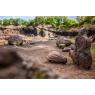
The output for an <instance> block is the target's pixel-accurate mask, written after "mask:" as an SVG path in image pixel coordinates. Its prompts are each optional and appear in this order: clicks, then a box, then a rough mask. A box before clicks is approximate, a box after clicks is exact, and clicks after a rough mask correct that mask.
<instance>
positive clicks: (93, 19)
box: [0, 16, 95, 29]
mask: <svg viewBox="0 0 95 95" xmlns="http://www.w3.org/2000/svg"><path fill="white" fill-rule="evenodd" d="M76 20H77V22H76V21H74V20H70V19H68V17H67V16H36V17H35V18H34V19H33V20H29V21H26V20H23V19H20V18H15V19H13V18H10V19H3V20H0V25H22V26H24V27H28V26H31V25H38V24H51V25H52V26H53V27H55V28H57V27H58V28H60V27H66V28H67V29H70V28H71V27H72V26H75V27H77V26H79V29H80V28H82V27H83V26H82V24H84V22H87V24H95V16H77V18H76Z"/></svg>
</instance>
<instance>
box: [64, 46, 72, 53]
mask: <svg viewBox="0 0 95 95" xmlns="http://www.w3.org/2000/svg"><path fill="white" fill-rule="evenodd" d="M70 50H71V48H68V47H65V48H64V49H62V51H63V52H68V51H70Z"/></svg>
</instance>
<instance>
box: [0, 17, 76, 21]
mask: <svg viewBox="0 0 95 95" xmlns="http://www.w3.org/2000/svg"><path fill="white" fill-rule="evenodd" d="M5 18H6V19H10V18H14V19H15V18H20V19H24V20H26V21H28V20H29V19H30V20H31V19H34V18H35V16H0V19H1V20H3V19H5ZM68 18H69V19H71V20H76V16H68Z"/></svg>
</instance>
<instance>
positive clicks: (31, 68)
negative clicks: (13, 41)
mask: <svg viewBox="0 0 95 95" xmlns="http://www.w3.org/2000/svg"><path fill="white" fill-rule="evenodd" d="M60 78H61V79H64V78H66V77H65V76H63V75H61V74H60V73H59V72H57V71H55V70H53V69H51V68H48V67H45V66H44V65H42V63H41V62H40V61H39V60H38V59H37V58H35V57H33V56H28V55H26V54H23V53H20V52H16V51H14V50H10V49H1V50H0V79H60Z"/></svg>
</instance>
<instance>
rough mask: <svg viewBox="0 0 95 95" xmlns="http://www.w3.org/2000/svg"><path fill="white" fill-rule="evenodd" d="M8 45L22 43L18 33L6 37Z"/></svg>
mask: <svg viewBox="0 0 95 95" xmlns="http://www.w3.org/2000/svg"><path fill="white" fill-rule="evenodd" d="M8 44H9V45H22V44H23V39H22V38H21V37H20V36H18V35H13V36H10V37H9V38H8Z"/></svg>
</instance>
